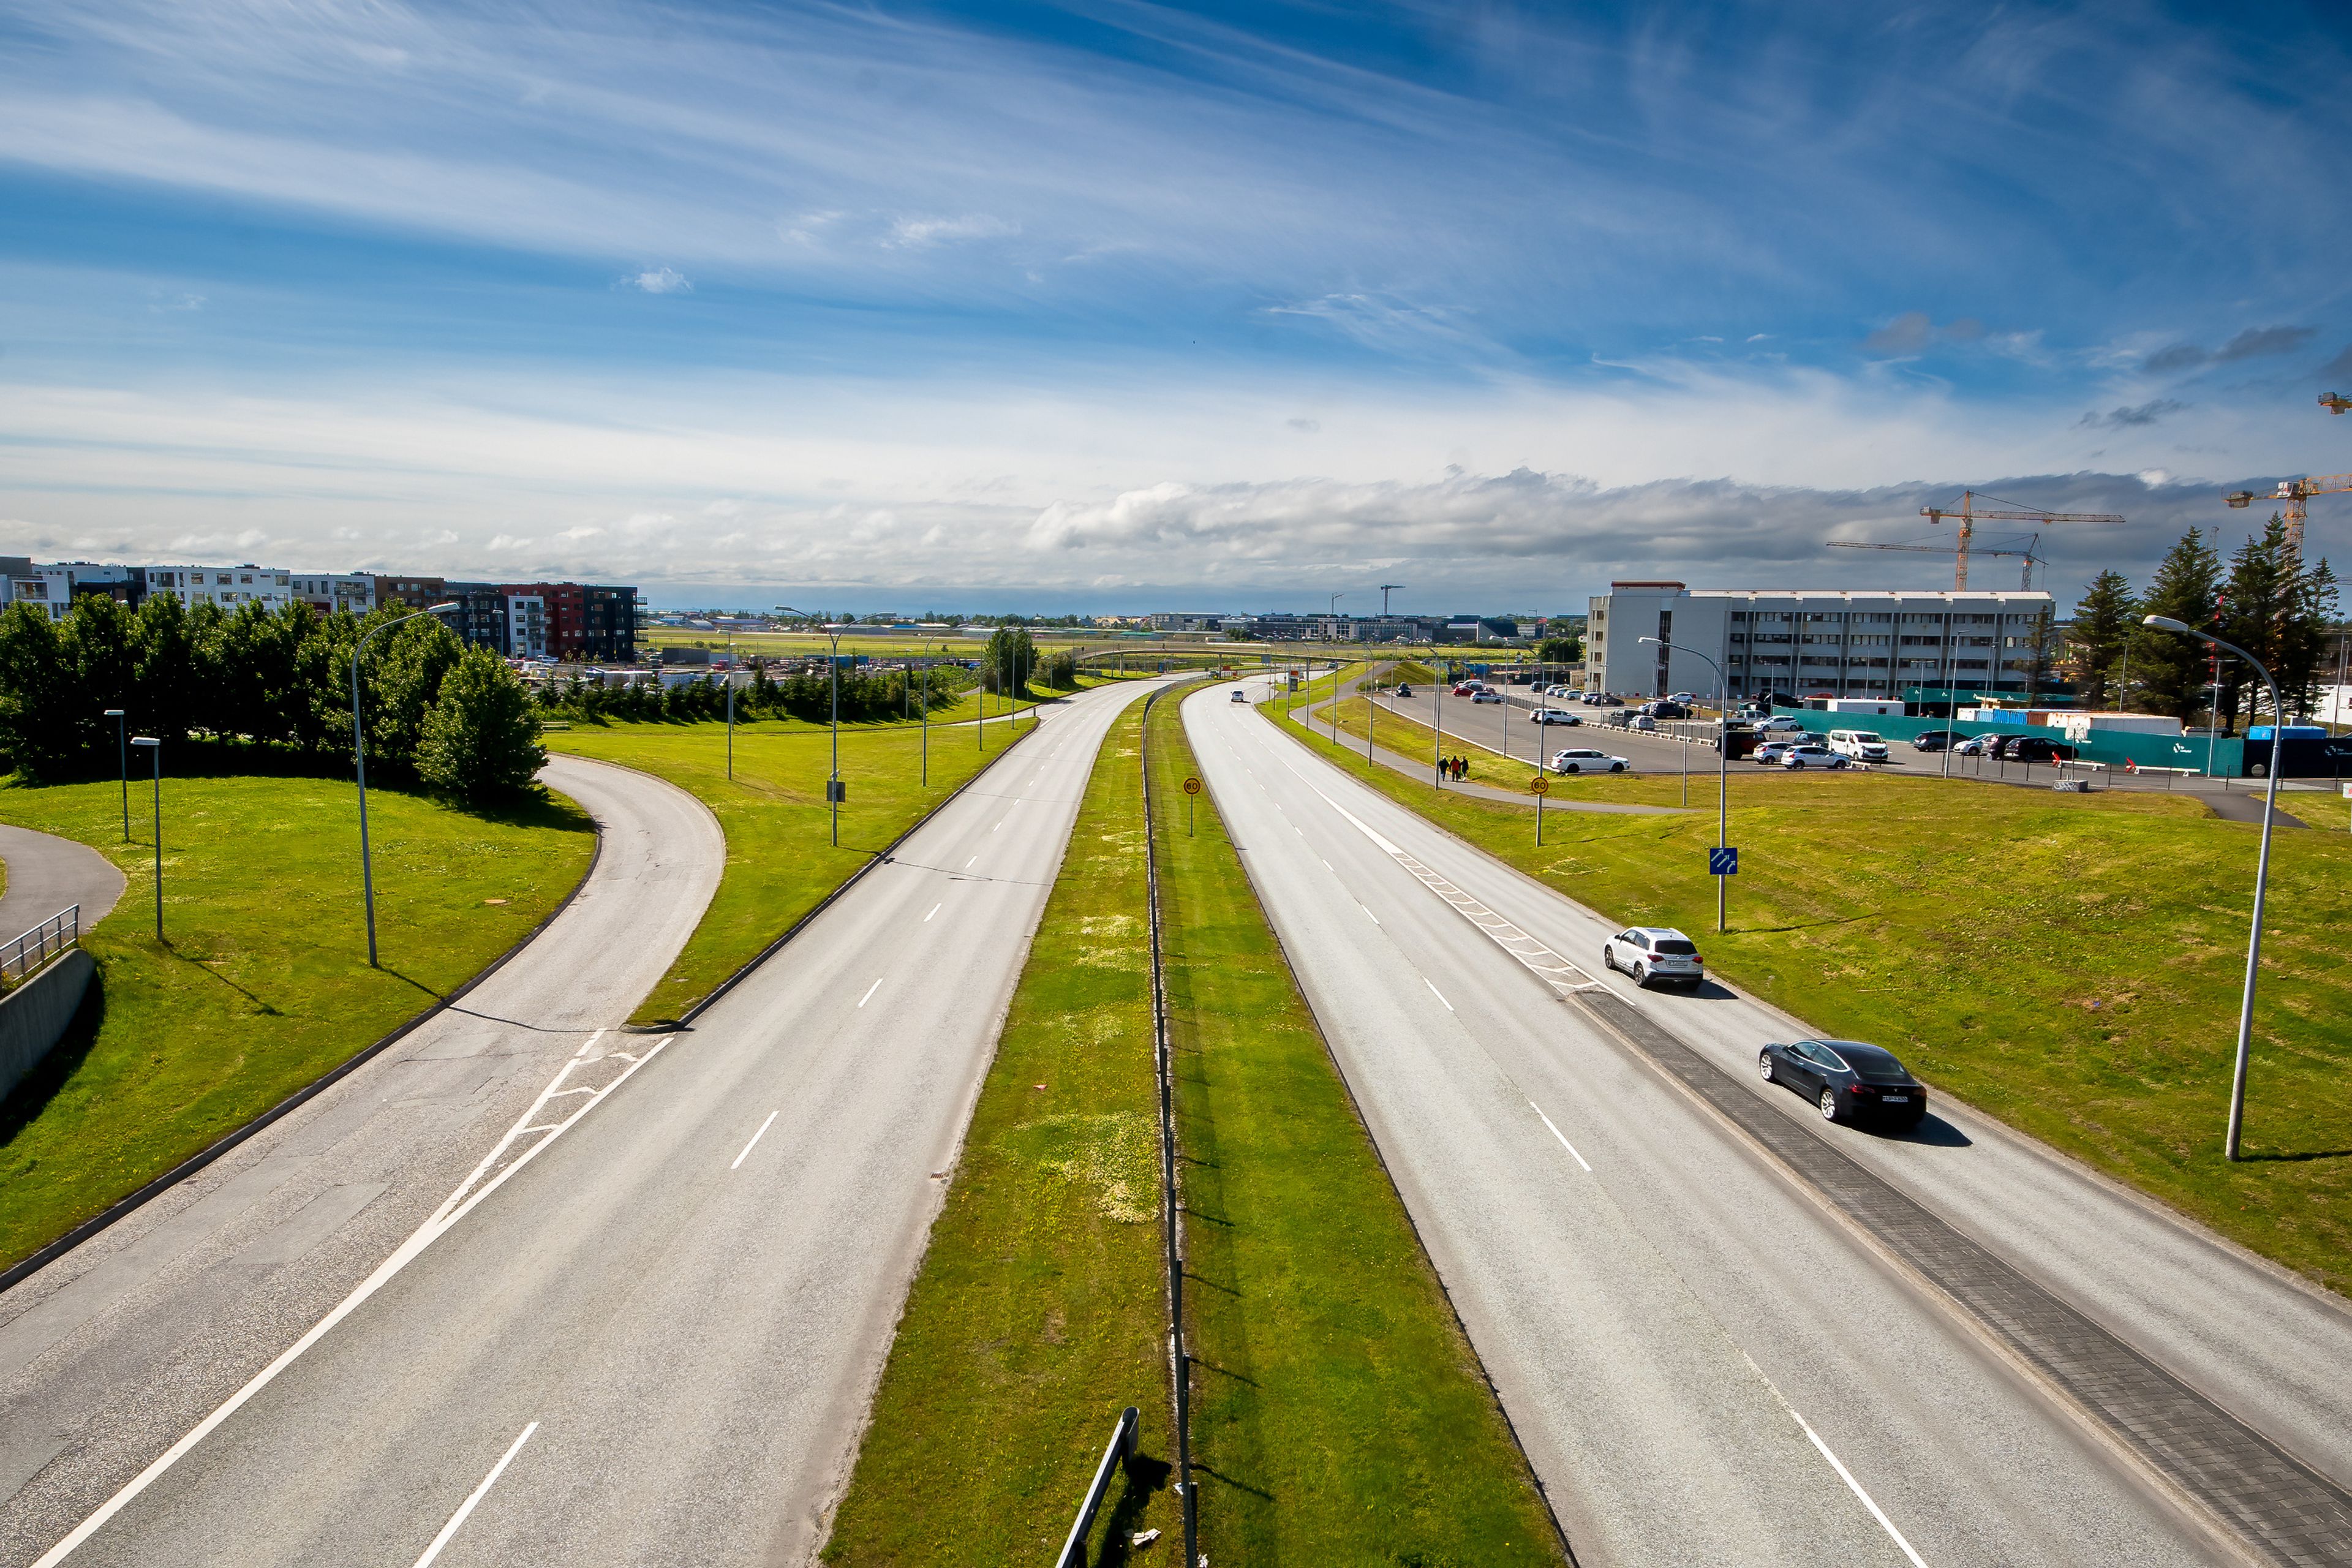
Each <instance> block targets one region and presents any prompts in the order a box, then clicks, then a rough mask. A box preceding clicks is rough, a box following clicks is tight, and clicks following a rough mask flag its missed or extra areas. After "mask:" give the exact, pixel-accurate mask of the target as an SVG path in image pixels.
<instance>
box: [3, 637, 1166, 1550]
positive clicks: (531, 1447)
mask: <svg viewBox="0 0 2352 1568" xmlns="http://www.w3.org/2000/svg"><path fill="white" fill-rule="evenodd" d="M1142 689H1143V688H1142V686H1141V685H1140V683H1139V684H1138V685H1136V686H1129V687H1120V688H1112V689H1105V690H1102V691H1098V692H1093V693H1087V694H1085V695H1082V696H1079V697H1077V698H1075V699H1073V700H1071V701H1069V702H1068V703H1067V704H1066V705H1063V706H1061V707H1059V708H1056V709H1049V710H1047V716H1046V718H1045V721H1044V723H1043V724H1042V726H1041V727H1040V728H1039V729H1038V731H1036V732H1035V733H1034V734H1033V735H1031V736H1030V737H1029V738H1027V739H1025V740H1024V741H1023V742H1021V744H1020V745H1019V746H1018V747H1017V748H1015V749H1014V750H1013V751H1012V752H1009V753H1007V754H1006V755H1005V756H1004V757H1003V759H1001V760H1000V761H998V762H997V763H995V764H993V765H992V767H991V768H990V769H989V771H988V772H986V773H983V774H982V775H981V777H980V779H979V780H978V781H977V782H976V783H975V784H973V785H972V786H971V788H969V789H967V790H966V791H965V792H964V794H963V795H961V796H959V797H958V798H957V799H956V800H955V801H953V802H951V803H950V804H949V805H946V806H945V807H943V808H941V810H940V812H939V813H938V814H937V815H936V816H934V817H933V818H932V819H931V820H930V821H929V823H927V824H926V825H925V826H923V827H922V828H921V829H920V830H919V831H918V832H917V833H916V834H915V835H914V836H913V837H911V838H909V839H908V842H907V843H906V844H905V845H903V846H902V847H900V849H899V850H898V854H897V855H896V857H895V858H894V859H893V860H892V861H891V862H889V863H887V864H885V865H882V866H879V867H877V868H875V870H874V871H873V872H872V873H870V874H869V875H868V876H867V877H866V879H864V880H862V881H861V882H859V883H858V884H857V885H856V887H855V888H853V889H850V890H849V891H848V892H847V893H845V895H844V896H843V897H842V898H841V899H840V900H837V901H836V902H835V904H834V905H833V906H832V907H831V908H829V909H828V910H825V911H824V914H823V915H821V916H820V917H818V918H817V919H816V920H815V921H812V922H811V923H810V925H809V926H808V927H807V928H806V929H805V930H803V932H802V933H801V935H800V936H799V937H798V938H797V939H796V940H795V941H794V942H793V944H792V945H791V946H790V947H788V948H786V949H784V950H783V952H781V953H780V954H778V955H777V956H776V957H775V958H774V959H772V960H771V961H770V962H769V963H767V964H765V965H764V966H762V967H761V969H760V970H758V971H756V972H755V973H752V974H751V975H750V976H748V977H746V979H745V980H744V981H743V982H742V983H741V984H739V985H738V986H736V987H735V989H734V990H732V991H731V992H730V993H728V994H727V995H726V996H724V997H723V998H721V999H720V1000H719V1002H718V1003H717V1004H716V1005H713V1006H712V1007H711V1008H710V1009H709V1011H708V1012H707V1013H705V1014H704V1015H702V1016H701V1017H700V1018H699V1019H698V1020H697V1022H696V1025H695V1026H694V1028H693V1029H692V1030H690V1031H687V1032H682V1033H680V1034H677V1035H675V1036H665V1037H613V1036H606V1037H604V1040H603V1042H602V1043H601V1044H599V1045H598V1046H596V1047H593V1050H592V1052H591V1053H590V1058H589V1059H588V1061H587V1065H586V1066H584V1067H583V1068H582V1069H581V1071H580V1073H579V1075H578V1076H577V1077H576V1078H566V1079H558V1080H555V1081H553V1082H551V1084H550V1087H551V1089H553V1090H554V1094H555V1096H572V1095H573V1094H574V1091H575V1090H576V1091H578V1092H577V1094H576V1098H573V1099H571V1100H565V1099H559V1098H554V1097H550V1098H549V1099H547V1100H544V1101H543V1102H541V1103H540V1104H537V1105H534V1106H532V1107H530V1108H529V1109H527V1110H525V1111H524V1112H522V1113H521V1114H520V1116H519V1117H518V1118H517V1119H516V1120H517V1121H518V1122H519V1123H520V1124H522V1125H527V1126H531V1127H542V1126H560V1127H563V1128H564V1129H565V1130H564V1131H561V1132H558V1133H552V1134H550V1133H540V1134H536V1135H535V1138H536V1142H534V1143H532V1144H531V1146H530V1147H529V1148H528V1149H525V1148H523V1147H522V1145H520V1144H518V1145H514V1146H510V1147H509V1150H508V1151H506V1152H501V1153H499V1155H498V1156H497V1158H495V1159H494V1160H492V1161H491V1162H489V1163H488V1165H487V1167H486V1168H485V1170H484V1171H483V1173H482V1174H481V1176H480V1178H479V1179H478V1180H477V1181H475V1182H474V1183H472V1184H470V1185H468V1186H467V1187H466V1188H464V1189H463V1192H464V1193H465V1194H470V1195H467V1196H463V1197H460V1198H458V1199H457V1201H456V1202H455V1203H454V1205H451V1207H450V1210H449V1212H448V1214H447V1215H446V1216H445V1217H444V1218H443V1219H442V1220H441V1221H439V1222H437V1223H436V1224H435V1225H434V1226H431V1227H429V1228H428V1229H427V1230H426V1231H425V1232H423V1233H421V1235H422V1236H423V1237H424V1238H425V1239H424V1240H423V1241H422V1242H419V1241H416V1240H412V1241H411V1242H410V1243H409V1244H407V1245H406V1247H405V1249H404V1258H397V1259H395V1261H399V1262H402V1263H403V1264H404V1266H403V1267H400V1268H397V1269H396V1270H393V1271H386V1270H379V1272H378V1274H377V1276H375V1277H374V1279H375V1284H374V1286H373V1290H372V1292H371V1293H369V1294H367V1295H366V1296H365V1297H364V1299H363V1300H360V1301H359V1302H357V1303H356V1304H355V1305H353V1306H352V1307H351V1308H350V1309H349V1310H348V1311H347V1313H346V1315H345V1316H343V1317H342V1319H341V1321H339V1322H338V1323H336V1324H335V1326H334V1327H333V1329H332V1330H331V1331H330V1332H328V1333H326V1334H324V1335H323V1336H321V1337H319V1338H318V1339H316V1340H315V1342H313V1343H312V1344H311V1345H310V1348H309V1349H308V1350H307V1351H306V1352H304V1353H303V1354H302V1355H301V1356H300V1357H299V1359H296V1360H294V1361H292V1362H291V1363H289V1364H287V1365H286V1366H285V1367H284V1369H283V1370H282V1371H281V1372H279V1373H278V1375H277V1376H276V1377H275V1378H274V1379H273V1380H272V1381H270V1382H268V1384H266V1385H265V1386H263V1387H261V1388H260V1389H258V1390H257V1392H255V1393H253V1394H251V1395H250V1397H249V1398H247V1400H246V1401H245V1402H244V1403H243V1404H242V1405H239V1406H238V1407H237V1408H236V1410H235V1411H234V1412H233V1413H231V1414H230V1415H227V1416H226V1418H225V1419H223V1420H221V1421H220V1422H218V1424H217V1425H216V1426H215V1428H214V1429H213V1430H211V1431H210V1432H209V1433H208V1434H207V1435H206V1436H205V1437H204V1438H203V1440H202V1441H200V1442H198V1443H196V1444H194V1446H192V1447H188V1448H187V1449H186V1450H185V1451H184V1455H183V1457H181V1458H179V1460H178V1461H177V1462H176V1463H175V1464H173V1466H172V1467H171V1468H169V1469H167V1470H164V1471H163V1472H162V1473H161V1474H160V1475H158V1476H156V1477H155V1479H153V1480H152V1483H151V1484H149V1485H148V1486H147V1487H146V1488H145V1489H143V1490H142V1491H140V1492H139V1493H138V1494H137V1495H136V1496H135V1497H133V1498H131V1499H130V1500H127V1501H124V1502H123V1503H121V1506H120V1508H119V1510H117V1511H115V1512H113V1513H112V1514H111V1515H110V1517H108V1518H106V1519H105V1520H104V1521H102V1522H101V1523H100V1524H99V1525H98V1527H97V1528H95V1529H91V1530H89V1531H87V1533H86V1535H85V1536H84V1538H83V1539H82V1540H81V1541H80V1542H79V1546H78V1547H77V1548H76V1549H75V1550H74V1551H73V1552H72V1554H71V1557H70V1561H72V1562H73V1563H77V1564H79V1563H155V1564H172V1565H174V1568H177V1565H181V1564H190V1563H223V1564H228V1563H236V1564H258V1563H284V1564H289V1565H290V1564H303V1565H306V1568H307V1565H312V1564H338V1563H351V1564H370V1565H380V1564H384V1563H393V1564H396V1565H405V1564H409V1563H420V1562H427V1561H430V1562H433V1563H441V1564H445V1565H448V1568H459V1565H463V1564H474V1563H653V1562H660V1563H698V1564H704V1563H769V1562H793V1561H799V1560H802V1559H803V1558H805V1557H806V1556H807V1555H808V1554H809V1553H810V1552H812V1551H813V1550H814V1546H815V1544H816V1542H817V1539H818V1536H819V1533H820V1531H821V1530H822V1528H823V1523H824V1515H825V1511H826V1510H827V1509H828V1508H829V1506H830V1503H831V1500H832V1499H833V1497H834V1496H835V1493H836V1491H837V1490H838V1488H839V1484H840V1482H841V1480H842V1479H843V1478H844V1476H845V1472H846V1469H847V1467H848V1464H849V1461H850V1459H851V1458H852V1456H853V1454H854V1449H855V1439H856V1432H857V1429H858V1426H859V1425H860V1423H861V1422H862V1421H863V1419H864V1415H865V1411H866V1405H867V1404H868V1402H869V1398H870V1394H871V1391H872V1388H873V1384H874V1383H875V1380H876V1378H877V1376H878V1374H879V1373H880V1370H881V1363H882V1360H883V1356H884V1354H885V1352H886V1351H887V1347H888V1343H889V1338H890V1333H891V1329H892V1325H893V1323H894V1321H895V1320H896V1318H897V1315H898V1308H899V1305H900V1302H901V1301H902V1300H903V1298H904V1295H905V1292H906V1289H907V1287H908V1281H909V1280H910V1279H911V1278H912V1275H913V1271H914V1268H915V1265H916V1262H917V1260H918V1259H919V1257H920V1255H921V1250H922V1246H923V1241H924V1237H925V1235H926V1233H927V1231H928V1228H929V1222H930V1219H931V1216H932V1215H933V1214H934V1213H936V1211H937V1208H938V1205H939V1202H940V1193H941V1192H942V1190H943V1185H942V1180H941V1178H942V1177H943V1176H944V1174H945V1173H946V1171H947V1170H948V1168H949V1167H950V1164H951V1163H952V1161H953V1160H954V1157H955V1152H956V1149H957V1146H958V1143H959V1142H960V1140H961V1134H962V1131H963V1128H964V1125H965V1122H966V1121H967V1119H968V1118H969V1115H970V1112H971V1105H972V1102H973V1100H974V1098H975V1097H976V1095H977V1093H978V1089H979V1086H980V1081H981V1078H982V1074H983V1072H984V1070H985V1068H986V1066H987V1062H988V1059H989V1055H990V1051H991V1048H992V1045H993V1043H994V1041H995V1038H996V1034H997V1030H998V1028H999V1026H1000V1025H1001V1022H1002V1018H1003V1011H1004V1008H1005V1006H1006V1005H1007V1004H1008V1003H1009V1001H1010V999H1011V995H1012V991H1013V984H1014V983H1015V980H1016V979H1017V977H1018V975H1019V973H1020V968H1021V959H1022V954H1023V952H1024V948H1025V946H1026V943H1027V942H1028V940H1029V936H1030V933H1031V932H1032V931H1034V927H1035V922H1036V920H1037V918H1038V916H1039V914H1040V913H1041V912H1042V910H1043V909H1044V906H1045V897H1046V893H1047V891H1048V889H1049V888H1050V885H1051V883H1052V880H1053V877H1054V873H1055V868H1056V866H1057V865H1058V863H1059V860H1060V858H1061V854H1062V850H1063V847H1064V846H1065V845H1066V842H1067V839H1068V835H1069V830H1070V825H1071V823H1072V821H1073V820H1074V819H1075V817H1076V809H1077V802H1078V799H1079V796H1080V795H1081V794H1082V793H1083V791H1084V788H1085V784H1086V780H1087V772H1088V769H1089V767H1090V765H1091V764H1092V763H1093V760H1094V757H1095V753H1096V751H1097V745H1098V742H1100V740H1101V737H1102V735H1103V733H1104V731H1105V730H1106V729H1107V728H1108V724H1109V722H1110V721H1111V720H1112V718H1113V717H1114V716H1115V715H1116V714H1117V713H1118V710H1120V709H1121V708H1123V707H1124V706H1125V705H1126V704H1127V703H1128V702H1129V701H1131V700H1135V699H1136V698H1137V697H1139V696H1140V695H1141V692H1142ZM577 1043H578V1037H576V1036H575V1037H572V1038H571V1039H568V1040H566V1041H565V1042H564V1044H565V1045H566V1046H567V1047H569V1046H573V1045H576V1044H577ZM615 1047H618V1048H617V1049H616V1048H615ZM606 1097H609V1100H608V1102H606ZM571 1105H585V1106H588V1107H591V1108H592V1109H593V1113H592V1114H585V1115H579V1118H578V1120H576V1121H572V1120H569V1119H570V1118H572V1117H573V1116H575V1115H576V1114H578V1113H577V1112H576V1111H574V1110H571V1109H568V1108H567V1107H568V1106H571ZM518 1150H520V1155H518V1153H517V1151H518ZM453 1196H455V1194H453ZM469 1500H471V1501H469ZM67 1522H68V1523H69V1522H70V1521H67ZM52 1539H54V1537H52ZM44 1544H46V1542H44ZM51 1560H52V1561H54V1560H58V1559H56V1558H55V1557H54V1556H53V1557H52V1559H51Z"/></svg>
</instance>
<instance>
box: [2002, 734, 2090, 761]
mask: <svg viewBox="0 0 2352 1568" xmlns="http://www.w3.org/2000/svg"><path fill="white" fill-rule="evenodd" d="M1993 755H1995V756H1997V757H1999V758H2000V760H2001V761H2003V762H2009V763H2071V762H2073V761H2074V747H2072V746H2070V745H2068V744H2067V743H2066V742H2063V741H2053V740H2051V739H2050V738H2049V737H2048V736H2046V735H2003V736H2002V737H2001V738H2000V750H1999V751H1997V752H1994V753H1993Z"/></svg>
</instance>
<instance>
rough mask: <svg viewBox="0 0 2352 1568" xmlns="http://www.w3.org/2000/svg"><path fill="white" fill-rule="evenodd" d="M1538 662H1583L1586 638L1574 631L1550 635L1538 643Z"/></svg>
mask: <svg viewBox="0 0 2352 1568" xmlns="http://www.w3.org/2000/svg"><path fill="white" fill-rule="evenodd" d="M1536 662H1537V663H1538V664H1582V663H1583V662H1584V640H1583V639H1582V638H1581V637H1577V636H1576V635H1574V634H1573V633H1562V634H1561V635H1559V636H1558V637H1546V638H1544V640H1543V641H1541V642H1539V643H1538V644H1536Z"/></svg>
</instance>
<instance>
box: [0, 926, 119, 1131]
mask: <svg viewBox="0 0 2352 1568" xmlns="http://www.w3.org/2000/svg"><path fill="white" fill-rule="evenodd" d="M97 968H98V966H97V964H95V963H92V962H91V960H90V956H89V953H87V952H83V951H82V950H81V949H80V948H78V947H77V948H74V949H72V950H71V951H69V952H67V953H66V954H65V955H64V956H63V957H61V958H59V959H58V960H56V961H55V962H54V963H51V964H50V965H49V966H48V967H47V969H44V970H42V971H41V972H40V973H38V974H36V975H34V976H33V977H32V978H31V979H30V980H27V981H26V982H25V984H22V985H19V986H17V987H16V989H15V990H14V991H11V992H9V993H8V994H6V995H5V996H0V1096H5V1094H7V1092H8V1091H9V1090H10V1089H14V1088H16V1081H17V1080H18V1079H21V1078H23V1077H24V1076H25V1075H26V1073H28V1072H31V1071H32V1070H33V1068H36V1067H37V1066H39V1065H40V1060H41V1058H43V1057H45V1056H47V1055H48V1054H49V1047H52V1046H54V1045H56V1044H57V1043H58V1039H59V1038H60V1037H62V1036H63V1035H64V1034H65V1032H66V1026H67V1025H68V1024H70V1023H72V1022H73V1016H74V1013H75V1011H76V1009H78V1008H79V1007H80V1006H81V999H82V995H83V994H84V993H86V992H87V991H89V980H90V976H91V975H92V974H93V973H96V972H97Z"/></svg>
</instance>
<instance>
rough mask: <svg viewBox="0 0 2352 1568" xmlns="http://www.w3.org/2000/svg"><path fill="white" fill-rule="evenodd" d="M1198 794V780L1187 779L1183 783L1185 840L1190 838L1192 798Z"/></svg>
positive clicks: (1199, 782)
mask: <svg viewBox="0 0 2352 1568" xmlns="http://www.w3.org/2000/svg"><path fill="white" fill-rule="evenodd" d="M1200 793H1201V781H1200V780H1199V779H1197V778H1188V779H1186V780H1185V781H1184V837H1187V838H1190V837H1192V797H1193V796H1194V795H1198V794H1200Z"/></svg>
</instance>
